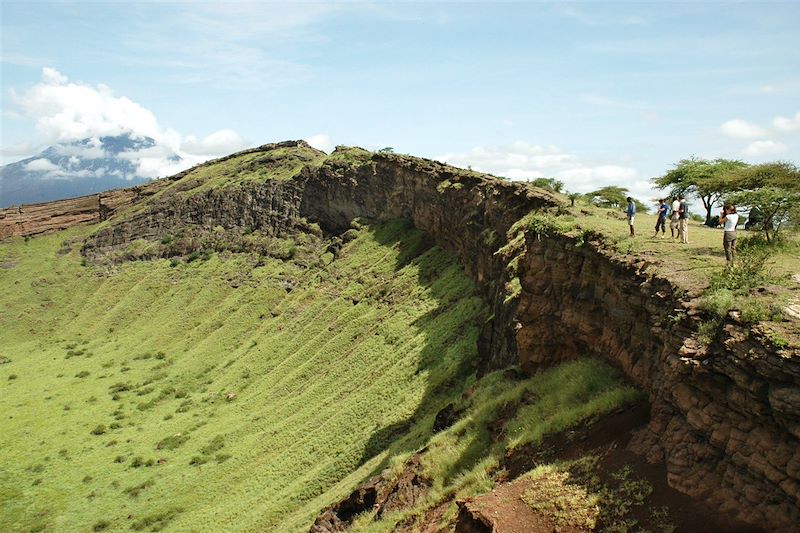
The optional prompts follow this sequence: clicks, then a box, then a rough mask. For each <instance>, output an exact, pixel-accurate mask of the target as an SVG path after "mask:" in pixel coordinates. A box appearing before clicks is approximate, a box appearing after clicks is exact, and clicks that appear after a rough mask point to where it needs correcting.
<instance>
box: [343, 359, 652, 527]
mask: <svg viewBox="0 0 800 533" xmlns="http://www.w3.org/2000/svg"><path fill="white" fill-rule="evenodd" d="M469 388H470V389H472V390H474V394H473V395H472V396H471V397H470V398H469V399H468V400H461V402H462V405H459V406H458V408H459V409H464V415H463V416H462V417H461V419H460V420H458V422H456V424H454V425H453V426H452V427H450V428H448V429H446V430H444V431H442V432H440V433H438V434H436V435H434V436H433V437H432V438H431V437H428V436H426V435H415V434H414V433H411V434H409V435H408V436H406V437H405V438H403V439H400V440H399V441H398V442H396V443H395V444H394V445H392V447H391V448H390V449H389V450H388V454H387V458H386V460H385V462H384V465H383V466H387V467H388V468H389V469H390V470H393V471H395V472H397V471H399V470H400V469H401V468H402V464H403V461H405V459H406V458H407V457H408V456H409V454H410V451H411V450H418V449H421V448H425V450H426V451H425V453H424V454H423V455H422V459H421V460H422V464H423V467H424V471H425V475H426V476H427V477H429V478H430V479H431V480H432V486H431V488H430V490H429V492H428V493H427V495H426V496H425V498H424V499H423V500H422V501H421V502H418V503H417V504H416V505H415V506H414V507H413V508H411V509H407V510H404V511H402V512H396V513H390V514H389V515H387V516H385V517H382V518H381V520H379V521H374V520H373V517H372V516H371V515H369V514H367V515H365V516H363V517H360V518H359V519H357V520H356V522H355V524H354V527H353V531H359V532H389V531H393V530H394V529H395V528H396V526H397V525H398V524H399V523H401V522H403V523H407V522H408V521H414V520H418V519H420V518H421V517H422V516H424V514H425V512H426V511H427V510H429V509H432V508H433V507H436V506H437V505H439V504H441V503H448V502H449V509H448V513H447V515H446V516H449V519H450V520H452V519H454V517H455V502H454V500H455V499H461V498H468V497H471V496H475V495H478V494H483V493H486V492H488V491H490V490H491V489H492V488H493V487H494V486H495V483H496V480H497V479H498V478H502V470H501V464H502V462H503V459H504V457H505V456H506V455H507V454H508V453H509V452H510V451H512V450H514V449H516V448H519V447H521V446H523V445H528V444H530V445H537V444H539V443H541V441H542V439H543V438H544V437H545V436H547V435H552V434H554V433H558V432H561V431H564V430H566V429H568V428H572V427H575V426H578V425H580V424H584V423H586V422H587V421H589V420H593V419H595V418H596V417H600V416H602V415H603V414H606V413H609V412H611V411H613V410H615V409H617V408H619V407H620V406H621V405H625V404H628V403H631V402H634V401H636V400H639V399H641V397H642V395H641V393H640V392H639V391H637V390H635V389H633V388H632V387H630V386H629V385H627V384H626V383H625V382H624V381H623V380H622V378H621V377H620V375H619V374H618V373H617V372H616V371H615V370H614V369H612V368H610V367H609V366H608V365H606V364H605V363H603V362H602V361H599V360H594V359H581V360H578V361H573V362H568V363H564V364H561V365H559V366H557V367H554V368H552V369H549V370H547V371H545V372H542V373H541V374H538V375H536V376H534V377H533V378H531V379H528V380H522V381H520V380H517V379H514V378H513V377H509V373H508V372H505V371H498V372H494V373H492V374H489V375H487V376H484V377H483V378H482V379H481V380H480V382H479V383H477V384H474V385H471V386H470V387H469ZM504 413H505V414H506V415H508V418H507V419H506V420H503V422H504V423H502V424H501V426H502V430H501V432H500V434H499V435H497V434H496V433H495V434H493V432H492V429H491V427H492V426H494V427H495V428H496V427H497V422H496V421H497V420H498V417H499V418H501V419H502V418H503V414H504ZM569 514H571V515H572V514H573V513H569ZM575 516H577V514H576V515H575ZM446 520H447V518H446ZM451 525H452V523H451Z"/></svg>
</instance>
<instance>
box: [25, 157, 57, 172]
mask: <svg viewBox="0 0 800 533" xmlns="http://www.w3.org/2000/svg"><path fill="white" fill-rule="evenodd" d="M59 169H60V167H59V166H58V165H56V164H54V163H51V162H50V161H48V160H47V159H34V160H33V161H31V162H29V163H27V164H26V165H25V170H30V171H32V172H51V171H53V170H59Z"/></svg>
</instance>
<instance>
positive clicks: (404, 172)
mask: <svg viewBox="0 0 800 533" xmlns="http://www.w3.org/2000/svg"><path fill="white" fill-rule="evenodd" d="M181 177H182V175H178V176H175V177H174V178H171V180H172V181H177V182H178V183H179V184H180V181H179V180H180V179H181ZM153 187H159V185H158V184H155V185H153ZM153 190H155V189H153ZM115 194H118V195H120V196H115V197H114V198H119V200H118V201H119V203H118V204H117V205H128V204H132V203H135V202H138V201H139V200H138V199H137V198H140V197H141V196H142V192H141V191H140V192H138V193H137V192H136V191H128V192H127V193H126V192H124V191H117V192H115ZM125 194H127V196H125ZM90 198H95V197H90ZM95 201H97V200H96V198H95ZM66 202H74V204H69V203H61V202H54V203H52V204H42V205H39V206H23V207H22V208H21V213H19V214H17V215H14V214H12V213H9V212H8V211H7V210H6V211H3V212H2V213H0V217H2V218H0V236H8V235H25V234H31V233H39V232H41V231H47V230H49V229H60V228H62V227H66V226H68V225H71V224H73V223H77V222H82V221H89V220H91V221H94V220H101V219H102V218H103V217H104V216H103V215H102V214H101V213H102V212H103V209H102V206H103V205H106V204H105V203H103V197H102V196H101V197H100V200H99V201H97V205H96V206H95V207H92V205H94V204H92V202H91V200H86V199H74V200H71V201H66ZM126 202H127V203H126ZM56 204H58V205H56ZM148 205H149V207H147V208H145V209H139V210H138V211H136V210H133V211H134V212H133V213H131V214H128V213H124V215H125V216H126V218H125V219H121V218H120V219H119V220H117V219H116V218H119V217H115V219H114V220H109V221H108V222H107V227H105V228H104V229H102V230H100V231H98V232H96V234H95V236H94V237H93V238H92V239H90V241H89V242H88V243H87V245H86V249H87V250H102V249H107V248H113V247H115V246H119V245H122V244H124V243H126V242H130V241H132V240H134V239H139V238H145V239H155V238H160V237H162V236H164V235H165V234H167V233H169V232H172V231H175V229H176V228H177V227H179V226H180V225H185V224H194V225H198V226H204V227H213V226H216V225H220V226H223V227H225V228H232V227H239V228H253V229H259V228H261V229H263V230H265V231H267V232H272V233H276V234H278V233H286V232H291V231H292V230H293V228H295V227H297V226H298V225H300V224H303V223H305V221H304V220H303V219H308V220H309V221H312V222H317V223H319V225H320V226H321V227H322V228H323V229H325V230H326V231H328V232H332V233H338V232H342V231H344V230H346V229H347V228H348V227H350V224H351V221H352V220H353V219H354V218H362V219H364V220H365V221H367V222H377V221H382V220H389V219H395V218H406V219H409V220H411V221H413V223H414V224H415V225H416V226H417V227H418V228H420V229H422V230H425V231H426V232H428V234H429V235H430V236H431V237H432V238H433V239H434V240H435V241H436V243H437V244H438V245H440V246H442V247H443V248H445V249H447V250H449V251H451V252H453V253H454V254H456V255H457V256H458V257H459V259H460V261H461V263H462V264H463V266H464V269H465V271H466V272H467V274H468V275H469V276H471V277H472V278H473V279H474V280H475V282H476V286H477V288H478V290H479V292H480V293H481V294H482V296H483V297H484V298H485V299H486V301H487V303H488V304H489V306H490V307H491V309H492V313H493V318H492V319H491V320H490V321H489V322H488V323H487V324H485V325H484V328H483V331H482V333H481V337H480V339H479V349H480V353H481V356H482V365H483V370H488V369H493V368H500V367H503V366H506V365H509V364H513V363H516V362H519V363H520V364H521V365H522V367H523V368H524V369H526V370H528V371H533V370H535V369H536V368H537V367H539V366H540V365H549V364H553V363H555V362H558V361H561V360H565V359H569V358H574V357H577V356H579V355H592V356H597V357H602V358H604V359H607V360H609V361H611V362H612V363H614V364H615V365H616V366H618V367H619V368H621V369H622V370H623V371H624V372H625V374H626V375H627V376H628V377H629V378H630V379H631V380H632V381H634V382H635V383H636V384H638V385H639V386H640V387H642V388H643V389H645V390H647V391H649V394H650V401H651V403H652V419H651V422H650V424H649V426H648V428H647V429H646V430H645V431H642V432H641V434H639V435H638V436H637V438H636V439H634V442H633V444H632V447H633V448H634V449H635V450H636V451H638V452H639V453H642V454H644V455H645V456H646V457H647V458H648V459H650V460H652V461H663V462H664V463H665V464H666V467H667V471H668V476H669V482H670V484H671V485H672V486H673V487H676V488H678V489H679V490H681V491H682V492H685V493H688V494H690V495H692V496H694V497H696V498H698V499H703V500H706V501H708V502H710V503H712V504H713V505H715V506H716V507H717V508H718V509H720V511H721V512H724V513H728V514H730V515H732V516H735V517H736V518H738V519H739V520H742V521H745V522H749V523H752V524H757V525H759V526H761V527H767V528H769V529H773V530H791V529H793V528H794V526H795V524H797V523H800V353H798V350H796V349H785V348H783V349H782V348H780V347H777V346H775V345H773V344H772V342H771V341H770V340H769V338H768V336H767V335H766V334H765V333H763V332H761V331H760V330H759V328H758V327H754V328H750V330H749V331H748V330H746V329H745V327H744V326H743V325H742V324H739V323H738V322H737V321H736V319H735V317H730V318H729V319H728V320H727V322H726V324H725V327H724V330H723V333H722V335H721V336H720V338H718V339H716V340H715V341H714V342H713V343H712V344H711V345H710V346H701V345H700V343H698V342H697V340H696V331H697V327H698V325H699V321H700V318H701V317H700V313H699V311H698V310H697V309H696V308H695V307H694V301H693V300H692V299H691V298H689V297H687V296H685V295H683V293H681V291H679V290H678V289H677V288H676V287H674V286H673V285H672V284H671V283H670V282H669V281H668V280H666V279H663V278H658V277H655V276H653V275H652V274H650V273H648V272H647V268H646V267H647V265H645V264H643V263H637V262H635V261H630V260H626V259H624V258H619V257H616V256H612V255H610V254H609V252H607V251H605V250H606V248H605V247H604V246H602V244H601V243H600V242H599V241H595V240H592V238H591V236H590V238H589V239H587V240H581V241H580V242H579V241H578V240H576V239H571V238H568V237H564V236H552V237H548V238H542V239H541V240H539V239H534V238H532V237H528V238H527V240H526V241H525V242H524V243H522V245H521V247H520V250H519V254H518V256H517V267H516V272H509V268H508V266H509V265H508V259H507V258H505V257H503V256H501V255H500V254H498V253H497V252H498V250H499V249H500V248H501V247H502V246H504V245H506V244H507V243H508V237H507V234H508V231H509V229H510V228H511V226H512V225H513V224H514V223H515V222H516V221H518V220H519V219H520V218H521V217H522V216H524V215H525V214H527V213H528V212H530V211H531V210H535V209H542V208H552V207H557V205H558V201H557V199H556V198H554V197H553V196H552V195H550V194H548V193H547V192H545V191H541V190H538V189H534V188H530V187H528V186H526V185H525V184H519V183H509V182H505V181H501V180H497V179H494V178H491V177H487V176H484V175H480V174H477V173H473V172H468V171H464V170H459V169H455V168H452V167H448V166H446V165H442V164H439V163H436V162H432V161H427V160H423V159H418V158H411V157H406V156H399V155H394V154H371V153H369V152H364V151H357V150H352V149H349V150H344V151H337V152H335V153H334V154H333V155H332V156H330V157H328V158H327V159H326V160H325V162H324V163H323V164H322V166H321V167H319V168H316V167H313V168H312V167H308V168H306V169H304V170H303V171H302V172H300V173H298V174H297V175H296V176H295V177H294V178H293V179H291V180H287V181H275V182H272V181H261V182H255V183H250V184H249V185H243V186H241V187H238V188H231V189H225V190H213V189H212V190H209V191H207V192H205V193H202V194H198V195H195V196H191V197H184V196H181V195H174V196H170V195H161V196H159V198H158V202H157V203H153V202H150V203H149V204H148ZM108 206H109V209H110V208H111V203H110V200H109V204H108ZM35 213H40V214H41V215H35ZM14 217H16V218H14ZM37 217H38V218H37ZM33 228H35V229H33ZM26 232H27V233H26ZM515 275H516V276H517V277H518V278H519V282H520V286H521V290H520V291H519V294H509V291H507V290H506V284H507V283H508V282H509V281H510V279H511V278H512V277H513V276H515ZM329 518H331V524H330V527H329V530H330V531H335V530H336V529H334V528H335V527H340V526H338V525H336V523H335V520H333V517H329ZM340 518H341V517H340ZM326 527H327V526H326Z"/></svg>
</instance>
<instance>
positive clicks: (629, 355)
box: [517, 238, 800, 531]
mask: <svg viewBox="0 0 800 533" xmlns="http://www.w3.org/2000/svg"><path fill="white" fill-rule="evenodd" d="M587 244H588V245H587ZM587 244H582V245H579V243H578V242H576V241H575V240H572V239H568V238H551V239H545V240H542V241H538V240H535V239H530V240H529V242H528V246H527V251H526V254H525V256H524V260H523V261H521V263H520V279H521V285H522V293H521V296H520V303H519V307H518V311H517V320H519V323H520V325H521V327H520V328H519V330H518V331H517V348H518V355H519V359H520V362H521V364H522V365H523V367H524V368H527V369H529V370H530V369H534V368H536V366H537V365H540V364H545V363H549V362H552V361H557V360H562V359H568V358H572V357H575V356H577V355H581V354H586V353H591V354H595V355H597V356H601V357H604V358H606V359H608V360H610V361H612V362H614V363H615V364H616V365H617V366H619V367H621V368H622V369H623V370H624V372H625V373H626V375H627V376H629V377H630V378H631V379H632V380H633V381H634V382H635V383H637V385H639V386H640V387H642V388H643V389H644V390H646V391H649V393H650V401H651V405H652V407H651V409H652V411H651V412H652V418H651V422H650V424H649V425H648V427H647V430H645V431H643V432H642V433H641V434H640V435H639V436H638V438H637V439H635V441H634V443H633V444H632V448H633V449H634V450H636V451H638V452H639V453H641V454H644V455H646V457H647V458H648V459H650V460H653V461H664V462H665V464H666V467H667V473H668V479H669V482H670V485H672V486H673V487H675V488H678V489H679V490H681V491H682V492H685V493H687V494H690V495H692V496H694V497H696V498H698V499H701V500H705V501H708V502H709V503H711V504H712V505H714V506H715V507H716V508H718V509H720V511H721V512H723V513H725V514H727V515H729V516H733V517H736V518H737V519H739V520H742V521H745V522H749V523H752V524H758V525H761V526H766V527H768V528H770V529H775V530H787V531H788V530H790V529H792V528H793V527H794V526H795V525H796V524H797V523H800V508H799V506H798V504H800V484H798V482H800V477H799V476H798V473H800V472H799V470H800V445H799V444H800V441H799V440H798V438H800V431H798V430H799V429H800V425H798V421H800V404H799V403H798V399H800V354H799V353H798V352H797V350H792V349H780V348H777V347H775V346H774V345H773V344H772V342H771V341H770V340H769V338H768V337H767V336H766V335H765V334H764V332H763V331H761V330H760V329H759V328H758V327H754V328H749V329H746V328H745V327H744V326H743V325H741V324H739V323H737V322H736V321H735V320H733V319H732V318H731V319H729V320H728V322H727V323H726V325H725V327H724V329H723V333H722V336H721V338H719V339H718V340H717V341H715V342H713V343H712V344H711V345H710V346H704V345H701V344H700V343H698V342H697V340H696V336H695V333H696V330H697V327H698V326H699V323H700V319H701V317H700V314H699V312H698V311H697V309H695V307H694V305H695V302H694V301H692V300H689V299H686V300H684V299H681V298H680V297H679V296H678V295H679V294H680V291H678V289H677V288H676V287H673V286H672V285H671V283H670V282H669V281H667V280H665V279H663V278H659V277H655V276H653V275H652V274H650V273H648V272H647V270H646V265H645V264H643V263H637V262H635V261H628V260H623V259H620V258H615V257H612V256H610V255H609V254H608V252H606V251H605V250H606V247H603V246H602V245H601V244H600V243H587Z"/></svg>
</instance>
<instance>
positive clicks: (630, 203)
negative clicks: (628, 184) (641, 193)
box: [625, 196, 636, 237]
mask: <svg viewBox="0 0 800 533" xmlns="http://www.w3.org/2000/svg"><path fill="white" fill-rule="evenodd" d="M625 199H626V200H627V201H628V209H627V210H626V211H625V213H626V214H627V215H628V227H629V228H630V230H631V237H633V236H634V232H633V219H634V218H635V217H636V204H634V203H633V198H631V197H630V196H628V197H627V198H625Z"/></svg>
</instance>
